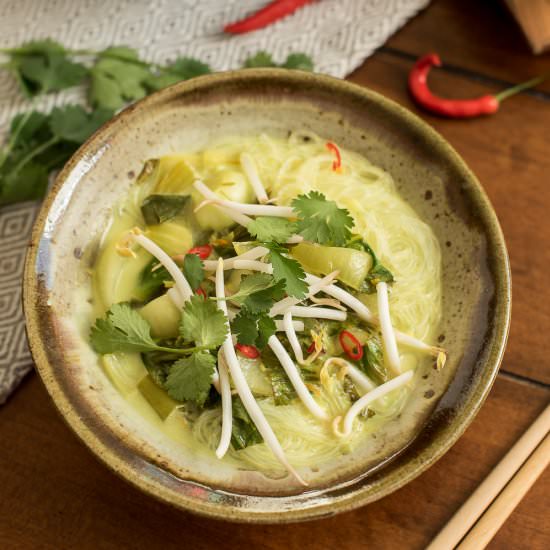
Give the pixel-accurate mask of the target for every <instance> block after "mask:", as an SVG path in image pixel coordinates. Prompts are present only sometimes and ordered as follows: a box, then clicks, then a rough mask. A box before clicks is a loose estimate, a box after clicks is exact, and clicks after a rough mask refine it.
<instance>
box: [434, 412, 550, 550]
mask: <svg viewBox="0 0 550 550" xmlns="http://www.w3.org/2000/svg"><path fill="white" fill-rule="evenodd" d="M549 432H550V405H548V406H547V407H546V409H545V410H544V412H543V413H542V414H541V415H540V416H539V417H538V418H537V419H536V420H535V422H533V424H531V427H530V428H529V429H528V430H527V431H526V432H525V433H524V434H523V435H522V436H521V437H520V439H519V440H518V441H517V442H516V444H515V445H514V446H513V447H512V448H511V449H510V450H509V451H508V453H507V454H506V456H505V457H504V458H503V459H502V460H501V461H500V462H499V463H498V464H497V466H496V467H495V468H494V469H493V471H492V472H491V473H490V474H489V475H488V476H487V477H486V478H485V480H484V481H483V482H482V483H481V485H480V486H479V487H478V488H477V489H476V490H475V491H474V492H473V493H472V495H471V496H470V498H469V499H468V500H467V501H466V502H465V503H464V504H463V505H462V506H461V507H460V508H459V509H458V511H457V512H456V513H455V515H454V516H453V517H452V518H451V519H450V521H449V522H448V523H447V525H445V527H444V528H443V529H442V530H441V531H440V532H439V534H438V535H437V536H436V537H435V539H433V541H432V542H431V544H430V545H429V546H428V548H427V549H426V550H450V549H451V548H457V550H471V549H475V550H479V549H481V548H485V547H486V546H487V544H489V542H490V541H491V539H492V538H493V537H494V536H495V534H496V532H497V531H498V530H499V529H500V527H501V526H502V524H503V523H504V522H505V521H506V519H507V518H508V516H509V515H510V514H511V513H512V511H513V510H514V508H515V507H516V506H517V505H518V504H519V502H520V501H521V499H522V498H523V497H524V496H525V494H526V493H527V491H528V490H529V489H530V488H531V486H532V485H533V484H534V483H535V481H536V480H537V478H538V477H539V476H540V475H541V474H542V472H543V471H544V469H545V468H546V467H547V466H548V464H549V463H550V434H549Z"/></svg>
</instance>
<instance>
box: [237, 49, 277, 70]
mask: <svg viewBox="0 0 550 550" xmlns="http://www.w3.org/2000/svg"><path fill="white" fill-rule="evenodd" d="M276 66H277V63H275V61H273V57H272V56H271V54H270V53H268V52H265V51H263V50H262V51H259V52H257V53H256V54H254V55H251V56H250V57H248V58H247V59H246V60H245V62H244V63H243V67H245V68H247V69H252V68H255V67H276Z"/></svg>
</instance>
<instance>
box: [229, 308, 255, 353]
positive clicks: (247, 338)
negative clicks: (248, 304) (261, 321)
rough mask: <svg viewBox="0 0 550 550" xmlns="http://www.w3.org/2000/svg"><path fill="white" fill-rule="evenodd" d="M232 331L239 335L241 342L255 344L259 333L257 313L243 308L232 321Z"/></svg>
mask: <svg viewBox="0 0 550 550" xmlns="http://www.w3.org/2000/svg"><path fill="white" fill-rule="evenodd" d="M231 332H232V333H233V334H235V335H236V336H237V342H239V344H244V345H245V346H255V345H256V339H257V338H258V334H259V332H258V318H257V315H256V314H255V313H251V312H250V311H247V310H246V309H245V308H243V309H241V311H239V313H238V314H237V316H236V317H235V319H233V322H232V323H231Z"/></svg>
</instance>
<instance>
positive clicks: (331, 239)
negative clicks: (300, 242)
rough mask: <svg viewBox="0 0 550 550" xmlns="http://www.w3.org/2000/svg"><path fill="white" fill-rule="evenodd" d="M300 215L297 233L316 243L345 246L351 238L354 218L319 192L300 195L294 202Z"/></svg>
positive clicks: (293, 206) (293, 204)
mask: <svg viewBox="0 0 550 550" xmlns="http://www.w3.org/2000/svg"><path fill="white" fill-rule="evenodd" d="M292 208H293V209H294V210H295V211H296V212H297V214H298V222H297V231H298V233H299V234H300V235H302V236H303V237H304V239H307V240H308V241H312V242H314V243H319V244H326V245H331V246H344V245H345V244H346V242H347V241H348V239H349V238H350V236H351V228H352V227H353V218H352V217H351V216H350V213H349V212H348V211H347V210H346V209H345V208H339V207H338V205H337V204H336V203H335V202H334V201H329V200H327V199H326V197H325V196H324V195H323V194H322V193H319V192H318V191H311V192H310V193H309V194H308V195H300V196H299V197H296V198H295V199H294V200H293V201H292Z"/></svg>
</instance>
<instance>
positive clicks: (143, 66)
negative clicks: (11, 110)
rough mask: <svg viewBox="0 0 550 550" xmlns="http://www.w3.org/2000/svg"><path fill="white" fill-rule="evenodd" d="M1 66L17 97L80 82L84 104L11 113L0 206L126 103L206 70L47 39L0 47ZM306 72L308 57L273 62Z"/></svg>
mask: <svg viewBox="0 0 550 550" xmlns="http://www.w3.org/2000/svg"><path fill="white" fill-rule="evenodd" d="M0 54H3V55H4V56H5V57H6V58H7V61H6V62H4V63H0V69H1V68H3V69H5V70H7V71H9V72H10V73H11V74H12V75H13V76H14V78H15V80H16V81H17V83H18V84H19V88H20V89H21V92H22V93H23V94H24V95H25V97H28V98H33V97H36V96H39V95H42V94H47V93H52V92H58V91H61V90H64V89H67V88H71V87H73V86H78V85H85V86H87V98H88V106H87V107H86V108H83V107H80V106H76V105H70V106H67V107H65V108H62V109H54V110H53V111H52V112H51V113H49V114H43V113H39V112H37V111H32V110H29V111H27V112H26V113H24V114H23V115H18V116H16V117H15V118H14V119H13V120H12V122H11V126H10V130H9V135H8V137H7V141H6V143H5V144H4V146H3V147H1V148H0V206H1V205H4V204H10V203H15V202H20V201H25V200H33V199H40V198H41V197H42V196H43V195H44V193H45V192H46V189H47V184H48V177H49V175H50V174H51V173H52V171H54V170H58V169H60V168H61V167H62V166H63V165H64V164H65V162H66V161H67V159H68V158H69V157H70V156H71V155H72V154H73V153H74V151H75V150H76V149H77V148H78V146H79V145H81V144H82V143H84V141H86V139H87V138H88V137H89V136H90V135H91V134H92V133H93V132H94V131H95V130H96V129H97V128H98V127H99V126H101V125H102V124H103V123H104V122H106V121H107V120H108V119H109V118H111V117H112V115H113V113H114V112H115V111H116V110H118V109H120V108H122V107H124V105H126V104H127V103H128V102H131V101H135V100H138V99H141V98H142V97H144V96H146V95H147V94H149V93H151V92H153V91H156V90H160V89H161V88H164V87H166V86H170V85H171V84H175V83H176V82H180V81H182V80H187V79H189V78H193V77H195V76H200V75H203V74H207V73H210V72H211V68H210V67H209V66H208V65H207V64H206V63H203V62H202V61H200V60H198V59H193V58H188V57H178V58H177V59H175V60H174V61H173V62H171V63H169V64H166V65H159V64H156V63H150V62H148V61H145V60H143V59H141V58H140V57H139V54H138V52H137V51H136V50H134V49H132V48H129V47H126V46H112V47H109V48H106V49H104V50H101V51H94V50H71V49H68V48H65V47H64V46H63V45H62V44H60V43H58V42H55V41H54V40H51V39H45V40H35V41H31V42H26V43H24V44H22V45H21V46H19V47H17V48H4V49H0ZM260 66H262V67H266V66H267V67H271V66H276V65H275V63H274V62H273V59H272V58H271V56H270V55H269V54H267V53H266V52H258V53H257V54H255V55H252V56H250V57H249V58H248V59H246V60H245V62H244V67H260ZM281 66H282V67H286V68H289V69H301V70H307V71H309V70H312V69H313V63H312V61H311V59H310V58H309V57H308V56H306V55H304V54H299V53H297V54H290V55H289V56H288V57H287V59H286V61H285V62H284V63H283V64H282V65H281Z"/></svg>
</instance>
